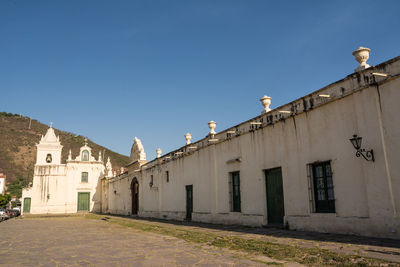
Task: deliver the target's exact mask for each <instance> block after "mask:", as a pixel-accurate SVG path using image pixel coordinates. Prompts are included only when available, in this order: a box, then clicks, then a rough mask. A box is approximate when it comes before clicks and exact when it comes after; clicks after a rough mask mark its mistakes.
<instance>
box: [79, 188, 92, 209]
mask: <svg viewBox="0 0 400 267" xmlns="http://www.w3.org/2000/svg"><path fill="white" fill-rule="evenodd" d="M89 207H90V193H88V192H84V193H82V192H79V193H78V211H89Z"/></svg>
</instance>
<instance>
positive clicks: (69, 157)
mask: <svg viewBox="0 0 400 267" xmlns="http://www.w3.org/2000/svg"><path fill="white" fill-rule="evenodd" d="M68 160H72V153H71V149H70V150H69V154H68Z"/></svg>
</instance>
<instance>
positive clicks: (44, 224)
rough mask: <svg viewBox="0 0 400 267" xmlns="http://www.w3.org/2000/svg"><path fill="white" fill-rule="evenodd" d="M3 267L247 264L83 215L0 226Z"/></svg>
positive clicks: (231, 256) (239, 258)
mask: <svg viewBox="0 0 400 267" xmlns="http://www.w3.org/2000/svg"><path fill="white" fill-rule="evenodd" d="M0 232H1V238H0V247H1V250H0V265H1V266H39V265H42V266H71V265H75V266H189V265H195V264H196V265H201V266H211V265H212V266H249V265H260V263H257V262H255V261H251V260H249V259H246V258H245V257H243V256H238V254H236V255H235V254H234V253H233V252H232V251H227V250H224V249H219V248H215V247H210V246H200V245H197V244H192V243H188V242H186V241H183V240H180V239H177V238H174V237H169V236H163V235H159V234H154V233H148V232H140V231H137V230H135V229H131V228H126V227H122V226H119V225H116V224H110V223H105V222H103V221H101V220H89V219H85V218H83V217H56V218H29V219H10V220H8V221H5V222H2V223H0Z"/></svg>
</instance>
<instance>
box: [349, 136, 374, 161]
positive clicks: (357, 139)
mask: <svg viewBox="0 0 400 267" xmlns="http://www.w3.org/2000/svg"><path fill="white" fill-rule="evenodd" d="M361 141H362V137H361V136H358V135H356V134H354V135H353V138H350V142H351V144H352V145H353V146H354V148H355V149H356V150H357V152H356V156H357V157H360V156H363V158H364V159H366V160H367V161H375V158H374V151H373V150H372V149H371V150H365V148H361Z"/></svg>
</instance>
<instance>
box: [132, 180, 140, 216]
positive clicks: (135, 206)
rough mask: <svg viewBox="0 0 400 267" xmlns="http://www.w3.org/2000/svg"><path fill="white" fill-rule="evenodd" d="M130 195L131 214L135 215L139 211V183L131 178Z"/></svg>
mask: <svg viewBox="0 0 400 267" xmlns="http://www.w3.org/2000/svg"><path fill="white" fill-rule="evenodd" d="M131 193H132V214H137V213H138V210H139V183H138V180H137V179H136V177H135V178H133V180H132V183H131Z"/></svg>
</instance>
